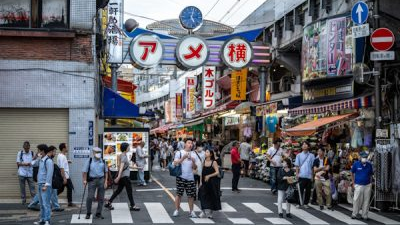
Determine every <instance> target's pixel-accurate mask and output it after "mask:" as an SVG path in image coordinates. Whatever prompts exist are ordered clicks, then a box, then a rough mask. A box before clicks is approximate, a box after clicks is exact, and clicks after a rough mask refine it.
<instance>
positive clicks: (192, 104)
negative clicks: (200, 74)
mask: <svg viewBox="0 0 400 225" xmlns="http://www.w3.org/2000/svg"><path fill="white" fill-rule="evenodd" d="M196 83H197V82H196V77H187V78H186V118H192V114H194V113H195V112H196V97H195V96H194V94H195V92H196Z"/></svg>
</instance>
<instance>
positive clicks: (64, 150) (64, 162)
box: [57, 143, 74, 207]
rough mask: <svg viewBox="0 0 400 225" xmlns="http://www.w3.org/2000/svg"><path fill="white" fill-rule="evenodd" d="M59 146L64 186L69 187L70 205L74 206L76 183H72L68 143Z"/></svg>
mask: <svg viewBox="0 0 400 225" xmlns="http://www.w3.org/2000/svg"><path fill="white" fill-rule="evenodd" d="M58 147H59V149H60V151H61V153H60V154H58V157H57V165H58V167H60V170H61V175H62V176H63V181H64V182H63V183H64V188H65V187H66V188H67V200H68V206H69V207H73V206H74V204H73V203H72V190H73V189H74V185H73V184H72V180H71V177H70V173H69V164H70V163H72V162H71V161H70V160H68V159H67V155H68V147H67V144H65V143H61V144H60V145H59V146H58ZM64 188H63V189H62V190H61V191H60V193H59V194H61V193H62V192H63V191H64Z"/></svg>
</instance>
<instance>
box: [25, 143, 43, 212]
mask: <svg viewBox="0 0 400 225" xmlns="http://www.w3.org/2000/svg"><path fill="white" fill-rule="evenodd" d="M45 155H46V154H45V153H44V151H43V149H39V148H38V151H37V153H36V156H35V160H34V161H32V167H33V181H35V182H37V181H38V180H37V176H38V173H39V162H40V160H41V159H42V157H44V156H45ZM28 209H30V210H33V211H40V205H39V193H36V195H35V197H34V198H33V199H32V200H31V202H30V203H29V205H28Z"/></svg>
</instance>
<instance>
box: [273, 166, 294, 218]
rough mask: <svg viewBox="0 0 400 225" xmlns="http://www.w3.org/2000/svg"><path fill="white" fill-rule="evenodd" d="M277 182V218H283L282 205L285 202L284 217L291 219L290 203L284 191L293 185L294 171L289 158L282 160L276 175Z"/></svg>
mask: <svg viewBox="0 0 400 225" xmlns="http://www.w3.org/2000/svg"><path fill="white" fill-rule="evenodd" d="M277 180H278V185H277V189H278V213H279V217H280V218H283V210H282V204H283V202H284V201H286V217H287V218H292V215H291V214H290V203H289V202H288V201H287V198H288V197H289V196H287V194H286V191H287V190H288V188H289V185H291V184H293V183H294V180H295V177H294V171H293V170H292V162H291V160H290V159H289V158H286V159H284V160H283V163H282V168H280V169H279V171H278V174H277Z"/></svg>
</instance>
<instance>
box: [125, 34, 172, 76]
mask: <svg viewBox="0 0 400 225" xmlns="http://www.w3.org/2000/svg"><path fill="white" fill-rule="evenodd" d="M129 53H130V55H131V58H132V60H133V61H134V62H135V64H134V66H135V67H137V68H139V69H147V68H152V67H155V66H157V65H158V64H159V63H160V62H161V60H162V56H163V53H164V49H163V45H162V43H161V40H160V39H159V38H158V37H157V36H155V35H149V34H142V35H138V36H137V37H136V38H135V39H134V40H133V41H132V43H131V45H130V46H129Z"/></svg>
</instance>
